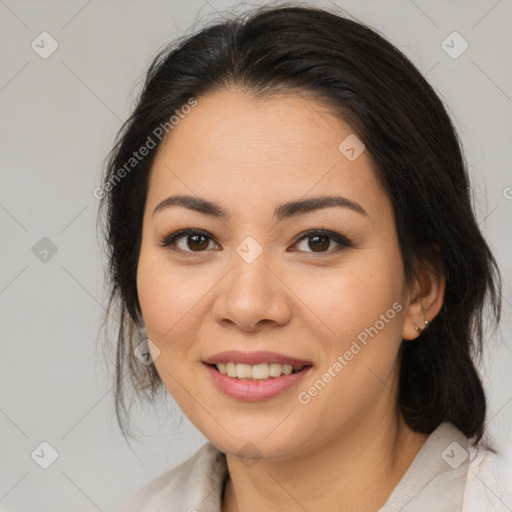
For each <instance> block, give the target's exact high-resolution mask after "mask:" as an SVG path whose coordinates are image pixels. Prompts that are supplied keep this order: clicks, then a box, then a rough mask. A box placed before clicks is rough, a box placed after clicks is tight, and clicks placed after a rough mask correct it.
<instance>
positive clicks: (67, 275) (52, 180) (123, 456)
mask: <svg viewBox="0 0 512 512" xmlns="http://www.w3.org/2000/svg"><path fill="white" fill-rule="evenodd" d="M315 4H316V5H320V6H321V5H326V6H330V5H332V4H331V3H330V2H329V3H328V2H315ZM233 5H237V6H238V7H237V8H236V11H237V12H239V11H242V10H244V5H245V6H249V7H250V6H255V5H256V2H252V3H244V4H241V3H238V4H233V2H227V1H219V0H209V1H203V0H200V1H199V0H186V1H182V0H179V1H169V0H150V1H145V2H143V1H133V0H132V1H120V0H112V1H105V0H103V1H102V0H93V1H89V2H87V1H86V0H78V1H69V0H67V1H64V0H60V1H47V2H37V1H28V0H17V1H15V0H5V1H2V2H0V38H1V41H2V46H1V48H2V50H1V73H0V112H1V124H0V133H1V137H0V162H1V181H0V228H1V234H2V237H1V240H2V242H1V260H0V262H1V270H0V326H1V344H0V383H1V387H0V390H1V391H0V432H1V436H0V461H1V463H0V503H2V505H3V508H4V510H6V511H7V510H8V511H16V512H25V511H35V510H37V511H38V512H47V511H48V512H50V511H51V512H59V511H67V512H69V511H94V510H102V511H108V510H114V509H115V508H117V507H118V506H119V505H121V503H123V502H124V501H126V500H127V498H128V497H129V496H130V495H131V494H132V493H133V492H134V491H135V490H136V489H138V488H140V487H141V486H142V485H144V484H145V483H146V482H148V481H150V480H151V479H153V478H155V477H156V476H158V475H159V474H161V473H163V472H164V471H167V470H168V469H169V468H171V467H173V466H175V465H177V464H178V463H180V462H181V461H183V460H184V459H186V458H187V457H188V456H190V455H191V454H192V453H193V452H194V451H195V450H196V449H197V448H199V446H201V445H202V444H203V443H204V442H205V438H204V437H203V436H202V435H201V434H200V433H199V432H197V431H196V430H195V428H194V427H192V426H191V425H190V423H189V422H188V421H187V420H186V419H180V416H181V415H180V412H179V411H177V410H176V407H175V406H173V403H172V400H170V399H169V402H168V406H167V407H164V408H161V409H160V410H161V412H160V413H158V414H157V413H156V412H153V409H151V408H148V409H147V410H146V411H142V412H141V413H140V416H139V421H138V425H139V430H140V432H141V434H142V435H141V438H140V439H141V442H140V443H138V442H135V441H132V442H131V444H130V445H128V444H127V443H126V442H125V440H124V439H123V438H122V436H121V434H120V431H119V429H118V427H117V424H116V423H115V419H114V405H113V396H112V392H111V390H112V381H111V376H110V374H111V371H112V363H104V362H103V359H102V350H101V344H100V342H101V340H100V342H99V343H97V342H96V338H97V334H98V330H99V327H100V320H101V317H102V312H103V307H104V305H105V292H104V285H103V260H102V256H101V253H100V249H99V246H98V240H97V235H96V215H97V207H98V201H97V200H96V198H95V197H94V195H93V190H94V188H95V187H97V186H98V184H99V179H100V170H101V165H102V161H103V159H104V158H105V157H106V155H107V152H108V151H109V149H110V147H111V145H112V143H113V139H114V136H115V134H116V132H117V130H118V129H119V127H120V126H121V122H122V121H124V120H125V119H126V118H127V116H128V115H129V112H130V109H131V108H132V106H133V102H134V100H135V98H136V94H137V92H138V91H139V87H140V85H141V78H142V76H143V73H144V71H145V70H146V68H147V66H148V65H149V63H150V61H151V59H152V57H153V56H154V55H155V53H156V52H157V51H158V50H159V49H160V48H161V47H162V46H163V45H164V44H165V43H167V42H168V41H170V40H171V39H174V38H175V37H178V36H181V35H183V34H185V33H187V32H188V31H189V29H190V28H191V27H192V26H194V28H199V27H200V26H201V23H200V20H201V19H204V20H206V21H211V20H213V19H215V18H218V17H219V14H218V13H217V12H216V10H217V11H221V12H222V11H224V10H231V7H232V6H233ZM337 5H339V6H342V7H343V8H345V9H346V10H347V11H348V12H350V13H351V14H353V15H355V16H356V17H358V18H359V19H360V20H361V21H363V22H365V23H367V24H368V25H370V26H373V27H375V28H376V29H378V30H379V31H380V32H381V33H383V34H384V35H385V36H386V37H388V38H389V39H390V40H391V41H392V42H393V43H394V44H395V45H397V46H398V48H400V49H401V50H402V51H403V52H404V53H405V54H406V55H407V56H408V57H409V58H410V59H411V60H412V61H413V62H414V63H415V64H416V65H417V66H418V68H419V69H420V70H421V71H422V72H423V73H424V74H426V75H427V78H428V80H429V81H430V83H431V84H432V85H433V86H434V88H435V89H436V90H437V91H438V93H439V94H440V95H441V97H442V98H443V99H444V100H445V102H446V103H447V105H448V106H449V109H450V112H451V115H452V116H453V119H454V122H455V124H456V126H457V128H458V130H459V133H460V135H461V137H462V142H463V145H464V148H465V151H466V157H467V160H468V165H469V170H470V174H471V179H472V182H473V185H474V196H475V210H476V213H477V217H478V219H479V222H480V225H481V228H482V230H483V231H484V233H485V235H486V237H487V238H488V240H489V242H490V245H491V247H492V248H493V250H494V252H495V255H496V258H497V260H498V262H499V264H500V266H501V269H502V272H503V282H504V302H503V321H502V325H501V331H500V333H499V336H498V337H497V338H493V339H489V340H488V351H487V356H486V362H485V365H484V367H483V368H482V374H483V377H484V379H485V385H486V389H487V392H488V395H489V400H490V411H489V422H488V429H489V432H490V433H492V434H493V435H494V437H495V440H496V443H497V444H498V446H499V447H500V449H502V450H504V451H507V450H510V445H511V444H512V433H511V427H510V425H511V424H512V386H511V380H512V379H511V371H510V367H511V362H512V361H511V348H512V344H511V341H510V340H511V337H510V334H511V324H512V321H511V309H512V308H511V306H512V293H511V287H510V282H511V281H510V279H511V270H512V258H511V255H512V237H511V235H510V233H511V228H510V227H511V224H512V222H511V213H512V188H511V187H512V174H511V151H510V147H511V143H510V142H511V140H512V133H511V110H512V99H511V97H512V90H511V65H512V59H511V58H510V49H511V48H512V36H511V34H512V30H511V27H510V20H511V19H512V2H510V1H509V0H502V1H496V0H485V1H484V0H473V1H467V0H464V1H463V0H458V1H451V2H446V1H441V0H437V1H431V0H430V1H426V0H415V1H414V2H413V1H412V0H410V1H409V0H389V1H386V2H383V1H382V0H380V1H379V0H371V1H364V2H362V1H357V0H351V1H340V2H337ZM43 31H46V32H48V33H49V34H50V35H51V36H52V38H53V39H54V40H55V41H56V42H57V43H58V48H57V49H56V51H55V52H54V53H53V54H52V55H50V56H49V57H48V58H42V57H41V56H40V54H39V53H37V52H36V51H35V50H34V49H33V48H32V47H31V43H32V42H33V41H36V43H35V44H39V47H38V51H39V52H40V53H41V52H43V50H44V51H49V49H51V44H52V43H51V41H50V39H49V38H48V36H44V37H45V38H46V39H45V40H44V41H45V42H44V44H42V43H41V42H40V41H41V37H43V36H39V35H40V34H41V32H43ZM453 31H457V32H458V33H459V34H460V35H461V36H462V37H463V38H464V39H465V40H466V41H467V43H468V44H469V46H468V48H467V50H466V51H465V52H464V53H463V54H462V55H460V56H459V57H458V58H452V57H451V56H450V55H448V54H447V53H446V52H445V51H444V49H443V48H442V45H441V43H442V41H444V40H445V39H446V38H447V36H448V35H449V34H451V33H452V32H453ZM38 41H39V43H38ZM457 44H459V43H457ZM43 47H44V48H43ZM44 237H46V238H47V239H48V240H46V239H44ZM41 239H43V240H41ZM45 251H46V252H45ZM55 251H56V253H55V254H53V252H55ZM42 442H47V443H49V444H50V445H51V446H52V447H53V449H55V450H56V452H57V453H58V458H57V460H56V461H55V462H54V463H53V464H52V465H51V466H50V467H49V468H48V469H42V468H41V467H40V466H39V465H38V464H36V462H35V461H34V459H33V458H32V456H31V454H32V453H33V451H34V450H36V454H37V453H39V454H41V449H43V452H44V457H50V456H51V449H50V448H49V447H47V446H46V445H43V447H42V448H41V447H40V443H42ZM34 457H35V456H34ZM44 457H43V456H41V457H40V458H41V459H42V458H44ZM508 505H509V506H510V507H512V504H508ZM0 509H1V508H0Z"/></svg>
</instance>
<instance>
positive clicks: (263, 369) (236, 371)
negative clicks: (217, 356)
mask: <svg viewBox="0 0 512 512" xmlns="http://www.w3.org/2000/svg"><path fill="white" fill-rule="evenodd" d="M216 366H217V369H218V370H219V372H220V373H222V374H224V375H227V376H228V377H236V378H237V379H251V380H265V379H268V378H269V377H280V376H281V375H290V374H292V373H293V372H294V370H295V371H298V370H300V369H302V368H303V367H297V368H294V367H293V366H292V365H291V364H279V363H270V364H267V363H261V364H255V365H250V364H244V363H217V364H216Z"/></svg>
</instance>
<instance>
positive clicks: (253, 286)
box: [214, 237, 290, 329]
mask: <svg viewBox="0 0 512 512" xmlns="http://www.w3.org/2000/svg"><path fill="white" fill-rule="evenodd" d="M248 238H250V237H248ZM272 262H273V259H272V255H271V253H270V250H269V249H264V248H263V247H262V246H261V245H260V244H259V243H258V242H256V240H254V239H252V240H250V239H246V240H244V241H243V242H242V243H240V244H239V246H238V247H237V248H236V253H235V254H234V255H233V260H232V263H233V267H232V270H231V272H230V273H229V276H226V277H227V279H226V281H225V283H224V285H223V286H222V287H221V291H220V296H219V297H218V298H217V302H216V305H215V307H214V314H215V317H216V318H217V321H226V320H229V321H231V322H232V323H235V324H238V325H239V326H240V327H242V328H244V329H253V328H255V326H256V324H258V322H260V321H261V320H266V321H274V322H276V323H278V324H283V323H285V322H286V321H287V319H288V318H289V314H290V307H289V303H288V300H287V297H286V291H285V287H284V286H283V285H282V283H281V282H280V281H279V279H277V277H276V274H278V272H277V269H273V268H272V265H273V263H272Z"/></svg>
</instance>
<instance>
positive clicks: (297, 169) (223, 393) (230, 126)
mask: <svg viewBox="0 0 512 512" xmlns="http://www.w3.org/2000/svg"><path fill="white" fill-rule="evenodd" d="M197 100H198V103H197V106H195V107H194V108H193V109H191V111H190V112H189V113H188V114H187V115H186V116H184V117H183V118H182V119H181V120H180V122H179V124H177V125H176V126H174V128H173V129H172V131H171V132H170V134H169V136H168V137H167V139H165V140H164V141H163V142H162V145H161V146H160V148H159V151H158V154H157V157H156V159H155V162H154V165H153V168H152V171H151V176H150V181H149V187H148V192H147V201H146V209H145V213H144V221H143V236H142V245H141V251H140V259H139V264H138V272H137V289H138V294H139V301H140V305H141V309H142V315H143V318H144V321H145V324H146V329H147V333H148V338H149V339H150V340H151V342H152V343H153V344H154V345H153V347H157V349H158V350H156V349H155V348H153V350H152V353H153V355H154V356H155V361H154V363H155V365H156V368H157V370H158V373H159V375H160V377H161V378H162V380H163V382H164V384H165V386H166V388H167V389H168V391H169V392H170V393H171V394H172V396H173V397H174V398H175V400H176V401H177V403H178V405H179V406H180V407H181V409H182V410H183V411H184V413H185V414H186V415H187V416H188V418H189V419H190V420H191V421H192V423H194V424H195V425H196V426H197V428H198V429H199V430H200V431H201V432H202V433H203V434H204V435H205V436H206V437H207V438H208V439H209V440H211V441H212V442H213V444H215V445H216V446H217V447H218V448H220V449H221V450H222V451H224V452H225V453H228V454H240V453H243V451H244V450H246V451H251V450H254V451H255V452H257V453H258V454H259V455H261V456H264V457H269V458H280V457H288V456H290V454H293V453H295V454H299V453H305V452H307V451H308V450H316V449H318V448H319V447H320V445H323V446H328V445H329V443H335V442H337V440H339V439H341V438H343V437H344V436H346V435H347V434H348V433H349V432H351V431H353V430H354V429H357V428H365V426H368V425H372V427H373V428H374V426H375V425H376V424H377V423H376V422H379V421H382V420H383V419H384V418H385V417H386V416H388V415H389V414H392V413H393V411H396V393H397V388H396V383H397V376H398V360H397V351H398V348H399V345H400V343H401V340H402V334H403V328H404V318H405V315H406V311H407V308H408V304H409V300H410V299H409V295H410V294H409V291H408V288H407V286H406V283H405V280H404V275H403V268H402V261H401V255H400V251H399V246H398V239H397V233H396V227H395V220H394V216H393V209H392V205H391V203H390V200H389V198H388V196H387V195H386V193H385V191H384V190H383V189H382V187H381V186H380V184H379V183H378V181H377V179H376V177H375V175H374V172H373V171H372V168H371V160H370V157H369V155H368V154H367V152H366V151H363V152H362V153H361V154H360V155H359V156H357V153H358V150H359V149H360V148H359V146H357V144H356V143H357V140H355V139H353V138H351V139H348V141H346V142H344V143H342V142H343V141H344V140H345V139H346V138H347V137H348V136H351V135H352V137H353V131H352V130H351V128H350V126H348V125H347V124H345V123H344V122H343V121H342V120H340V119H339V118H337V117H335V116H334V115H333V114H331V113H329V111H328V110H327V109H326V107H323V106H322V105H321V104H319V103H317V102H315V101H314V100H313V99H306V98H303V97H300V96H295V95H293V96H292V95H287V96H285V95H282V96H273V97H271V98H265V99H255V98H253V97H251V96H249V95H248V94H247V93H242V92H240V91H228V90H226V91H222V92H216V93H214V94H211V95H208V96H204V97H200V98H197ZM354 141H355V142H354ZM340 143H342V144H341V146H340ZM355 144H356V145H355ZM351 147H353V148H354V151H351V150H350V148H351ZM340 148H341V149H340ZM355 156H357V158H354V157H355ZM170 196H191V197H192V199H193V201H194V202H193V203H192V202H189V203H181V204H178V202H177V201H176V200H168V201H167V203H165V202H164V203H162V202H163V201H164V200H166V199H167V198H169V197H170ZM325 197H331V198H335V197H337V198H338V199H337V201H331V202H330V203H329V202H328V203H324V204H323V203H322V201H321V200H318V199H319V198H325ZM311 200H318V201H317V202H316V203H315V202H314V201H311ZM205 201H207V202H209V203H214V206H215V207H212V205H208V204H206V203H204V202H205ZM304 201H306V202H305V203H304ZM296 202H299V204H298V205H295V206H294V205H291V203H296ZM205 204H206V206H205ZM283 205H285V206H283ZM286 205H287V206H286ZM207 206H209V208H207ZM155 209H156V211H155ZM221 213H222V214H223V215H221ZM183 230H185V231H183ZM157 354H158V356H157ZM217 364H218V365H217ZM290 371H291V372H292V373H291V374H289V373H290ZM223 372H227V374H224V373H223ZM230 375H231V376H230ZM235 375H236V376H235ZM248 455H249V456H250V455H251V454H248Z"/></svg>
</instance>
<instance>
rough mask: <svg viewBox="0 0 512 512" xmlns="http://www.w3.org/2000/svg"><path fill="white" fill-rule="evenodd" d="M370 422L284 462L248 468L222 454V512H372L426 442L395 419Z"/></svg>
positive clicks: (382, 501) (385, 498)
mask: <svg viewBox="0 0 512 512" xmlns="http://www.w3.org/2000/svg"><path fill="white" fill-rule="evenodd" d="M375 420H376V418H369V421H365V422H364V423H361V422H360V423H358V425H357V427H353V426H352V427H347V431H346V432H343V434H342V435H338V436H337V437H336V438H335V439H331V440H330V441H329V443H326V444H324V445H315V446H314V447H312V449H311V450H309V451H307V452H303V453H301V454H300V455H297V456H295V457H289V458H287V459H286V460H278V461H276V460H269V459H261V460H260V461H258V462H257V463H256V464H255V465H254V466H252V467H249V466H247V465H246V464H244V462H243V461H241V460H240V459H238V458H236V457H234V456H231V455H227V465H228V470H229V475H230V477H229V479H228V481H227V483H226V487H225V490H224V495H223V503H222V512H253V511H260V510H283V509H284V510H297V511H300V510H333V508H336V509H338V510H343V511H344V512H352V511H353V512H356V511H357V512H375V511H376V510H378V509H379V508H380V507H381V506H382V505H383V504H384V503H385V502H386V500H387V499H388V497H389V495H390V494H391V492H392V491H393V489H394V488H395V487H396V485H397V484H398V482H399V481H400V479H401V478H402V477H403V475H404V474H405V472H406V471H407V469H408V468H409V466H410V464H411V463H412V461H413V460H414V457H415V456H416V454H417V453H418V451H419V450H420V448H421V446H423V444H424V442H425V440H426V439H427V437H428V436H427V435H425V434H418V433H415V432H413V431H412V430H411V429H410V428H409V427H407V425H406V424H405V421H404V420H403V418H402V416H401V415H399V414H392V415H389V417H388V418H386V419H384V420H381V421H380V422H378V423H376V422H375ZM376 425H379V426H378V427H376Z"/></svg>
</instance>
